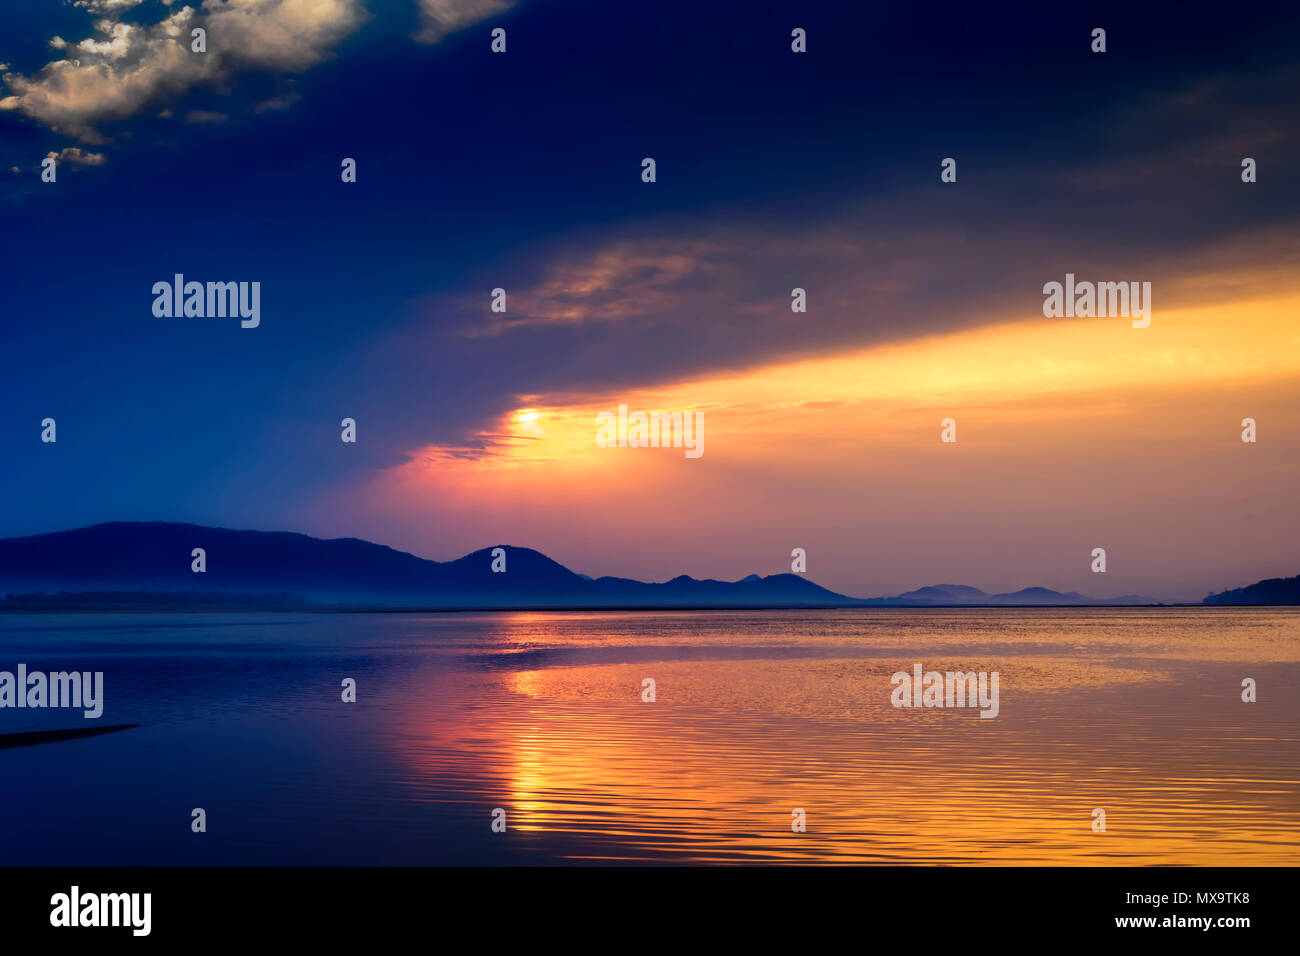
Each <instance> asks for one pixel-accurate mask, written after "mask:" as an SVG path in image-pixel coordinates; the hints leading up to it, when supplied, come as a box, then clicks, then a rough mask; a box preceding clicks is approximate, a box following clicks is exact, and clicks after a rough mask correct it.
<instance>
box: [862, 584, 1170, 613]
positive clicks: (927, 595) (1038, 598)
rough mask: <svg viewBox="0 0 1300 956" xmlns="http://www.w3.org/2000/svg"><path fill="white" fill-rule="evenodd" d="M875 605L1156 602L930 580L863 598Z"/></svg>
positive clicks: (1135, 597) (1153, 601) (1137, 596)
mask: <svg viewBox="0 0 1300 956" xmlns="http://www.w3.org/2000/svg"><path fill="white" fill-rule="evenodd" d="M863 603H864V604H871V605H875V606H877V607H1085V606H1093V605H1105V606H1114V605H1141V604H1159V603H1160V602H1159V601H1157V600H1156V599H1155V598H1149V597H1143V596H1142V595H1140V594H1126V595H1124V596H1122V597H1116V598H1094V597H1088V595H1086V594H1079V593H1078V592H1077V591H1066V592H1061V591H1053V590H1052V589H1051V588H1023V589H1021V590H1019V591H1012V592H1009V593H1005V594H986V593H985V592H983V591H981V590H980V589H979V588H973V587H970V586H969V585H965V584H931V585H929V586H928V587H923V588H918V589H916V590H915V591H907V592H904V593H903V594H899V595H896V596H895V597H885V598H871V599H870V600H868V601H864V602H863Z"/></svg>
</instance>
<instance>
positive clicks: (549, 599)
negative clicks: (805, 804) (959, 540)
mask: <svg viewBox="0 0 1300 956" xmlns="http://www.w3.org/2000/svg"><path fill="white" fill-rule="evenodd" d="M497 547H499V548H500V549H501V550H502V551H504V553H505V559H506V570H505V572H504V573H500V572H494V571H493V570H492V567H493V563H494V557H493V552H494V551H496V548H483V549H482V550H479V551H475V552H473V553H472V554H467V555H465V557H463V558H458V559H456V560H455V561H446V562H439V561H429V560H426V559H424V558H417V557H416V556H415V555H413V554H407V553H406V552H404V551H395V550H393V549H392V548H387V547H384V546H383V545H378V544H372V543H371V542H369V541H361V540H359V539H357V538H336V539H333V540H328V541H327V540H322V539H320V538H313V537H310V536H308V535H305V534H293V533H289V532H282V531H232V530H229V529H226V528H207V527H203V526H201V525H194V524H176V523H171V522H164V521H153V522H121V521H119V522H111V523H109V524H99V525H94V526H93V527H89V528H78V529H76V530H73V531H59V532H55V533H53V534H39V535H32V536H30V537H25V538H4V539H0V594H4V593H5V592H9V596H8V598H6V599H4V600H0V608H4V609H6V610H20V609H46V610H50V609H71V608H80V609H86V608H104V609H113V608H125V607H135V608H154V607H176V608H188V609H199V608H205V609H206V608H212V609H236V608H252V607H256V608H268V609H292V608H302V607H308V606H310V607H317V608H321V607H325V608H335V609H337V608H339V607H344V608H357V607H420V608H447V609H456V608H532V607H536V608H547V607H551V608H558V607H565V608H614V607H621V608H638V607H646V608H655V607H680V608H711V607H737V608H750V607H753V608H760V607H822V608H826V607H863V606H867V607H945V606H984V607H988V606H995V607H996V606H1040V607H1057V606H1073V605H1117V604H1155V603H1158V602H1156V601H1153V600H1151V599H1150V598H1144V597H1141V596H1136V595H1127V596H1125V597H1122V598H1111V599H1108V600H1106V599H1098V598H1091V597H1087V596H1086V595H1083V594H1078V593H1075V592H1073V591H1071V592H1068V593H1064V594H1062V593H1061V592H1059V591H1053V590H1050V589H1049V588H1025V589H1023V590H1020V591H1014V592H1011V593H1007V594H986V593H985V592H984V591H981V590H980V589H979V588H973V587H968V586H966V585H962V584H934V585H930V586H928V587H924V588H919V589H917V590H915V591H908V592H906V593H904V594H900V595H897V596H896V597H884V598H871V599H867V600H863V599H859V598H851V597H846V596H844V595H842V594H836V593H835V592H834V591H828V590H827V589H825V588H823V587H819V586H818V585H816V584H814V583H812V582H811V581H809V580H808V579H807V578H804V577H802V576H800V575H797V574H772V575H768V576H767V577H760V576H758V575H757V574H750V575H748V576H746V577H744V578H742V579H741V580H739V581H715V580H697V579H695V578H692V577H688V576H686V575H681V576H679V577H676V578H673V579H672V580H671V581H666V582H663V583H658V584H653V583H647V582H645V581H634V580H631V579H628V578H615V577H600V578H592V577H589V576H587V575H585V574H577V573H575V572H573V571H570V570H569V569H568V568H566V567H564V566H563V565H561V564H557V563H556V562H555V561H552V560H551V559H550V558H548V557H547V556H546V555H544V554H542V553H540V552H538V551H534V550H532V549H531V548H518V547H513V546H509V545H498V546H497ZM196 548H202V549H203V550H204V560H205V562H206V570H205V571H204V572H203V573H196V572H194V571H192V570H191V562H192V561H193V560H194V558H193V556H192V553H193V551H194V549H196ZM1296 581H1297V579H1295V578H1292V579H1289V581H1287V582H1279V581H1264V582H1261V583H1260V584H1258V585H1254V586H1252V587H1253V588H1263V587H1264V586H1265V585H1273V584H1282V585H1287V584H1289V585H1290V586H1291V588H1292V592H1291V593H1292V596H1291V598H1290V599H1289V600H1279V599H1277V598H1276V597H1273V598H1268V599H1261V600H1258V601H1228V600H1224V601H1220V602H1216V601H1215V600H1214V599H1215V598H1216V597H1218V598H1222V597H1224V595H1211V597H1210V598H1207V599H1206V603H1292V604H1294V603H1300V600H1298V599H1297V598H1296V596H1295V590H1296ZM1251 590H1252V588H1246V589H1242V591H1244V592H1249V591H1251ZM1238 593H1240V592H1225V595H1233V594H1238ZM1270 593H1272V592H1270Z"/></svg>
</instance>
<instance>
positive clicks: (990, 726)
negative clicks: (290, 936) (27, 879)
mask: <svg viewBox="0 0 1300 956" xmlns="http://www.w3.org/2000/svg"><path fill="white" fill-rule="evenodd" d="M20 661H21V662H23V663H26V664H27V665H28V668H29V669H30V670H38V669H39V670H46V671H54V670H67V669H77V670H102V671H104V675H105V676H104V681H105V697H106V704H105V711H104V716H103V717H102V718H101V719H100V720H99V721H98V723H99V724H105V725H106V724H119V723H138V724H139V725H140V726H139V727H138V728H135V729H131V730H125V731H122V732H119V733H112V734H106V735H103V736H98V737H93V738H87V739H79V740H71V741H63V742H57V743H46V744H40V745H36V746H28V747H21V748H10V749H0V820H3V827H0V864H47V865H86V864H90V865H119V864H123V865H125V864H180V865H188V864H439V863H453V864H472V863H525V864H527V863H555V862H596V861H604V862H637V861H652V862H732V861H748V862H765V861H768V862H771V861H776V862H833V863H848V862H866V863H942V864H972V863H975V864H1065V865H1074V864H1080V865H1086V864H1093V865H1096V864H1224V865H1264V864H1286V865H1295V864H1296V863H1298V862H1300V853H1298V852H1297V849H1296V846H1297V842H1298V838H1300V719H1298V718H1300V610H1287V609H1276V608H1264V609H1230V608H1223V609H1218V608H1214V609H1210V608H1207V609H1199V608H1186V609H1065V610H1061V609H1041V610H1039V609H1032V610H1022V609H999V610H903V611H890V610H878V609H873V610H868V611H826V612H820V611H813V612H807V611H799V612H758V613H755V612H711V613H631V614H628V613H590V614H572V613H566V614H541V613H500V614H430V615H405V614H404V615H396V614H393V615H386V614H366V615H361V614H357V615H350V614H301V615H298V614H182V613H156V614H44V615H41V614H32V615H13V614H10V615H3V616H0V670H10V671H12V670H14V668H15V666H16V665H17V664H18V663H19V662H20ZM916 662H920V663H922V664H923V665H924V667H925V669H926V670H931V669H933V670H941V671H942V670H963V671H970V670H975V671H998V672H999V674H1000V700H999V710H1000V712H999V715H998V717H997V718H996V719H992V720H990V719H980V718H979V711H978V710H975V709H964V710H963V709H928V710H927V709H911V710H906V709H897V708H894V707H892V706H891V705H890V691H891V685H890V676H891V675H892V674H893V673H894V672H895V671H900V670H901V671H908V672H910V671H911V669H912V665H913V664H914V663H916ZM346 677H351V678H354V679H355V680H356V682H357V688H358V700H357V702H356V703H355V704H348V703H343V702H342V701H341V699H340V696H341V686H340V685H341V682H342V680H343V679H344V678H346ZM647 677H649V678H653V679H654V680H655V682H656V696H657V699H656V700H655V702H653V703H644V702H642V699H641V694H642V680H643V678H647ZM1246 677H1251V678H1254V679H1255V680H1256V682H1257V683H1258V695H1259V699H1258V701H1257V702H1256V703H1243V702H1242V700H1241V682H1242V679H1243V678H1246ZM95 724H96V722H95V721H88V720H84V719H82V718H81V716H80V712H79V711H51V710H44V711H35V710H29V709H24V710H15V709H4V710H0V734H4V733H12V732H20V731H31V730H41V729H53V728H59V729H63V728H84V727H89V726H93V725H95ZM196 807H201V808H203V809H204V810H205V811H206V813H207V832H206V833H193V832H191V828H190V823H191V810H192V809H193V808H196ZM498 807H500V808H502V809H504V810H505V811H506V815H507V817H506V819H507V823H508V827H509V829H508V830H507V832H506V833H493V832H492V830H491V820H492V811H493V810H494V809H495V808H498ZM796 808H800V809H802V810H803V811H804V812H805V813H806V816H807V831H806V832H803V833H794V832H792V831H791V820H792V811H793V810H795V809H796ZM1094 808H1101V809H1103V810H1105V813H1106V832H1105V833H1094V832H1093V829H1092V826H1093V810H1094Z"/></svg>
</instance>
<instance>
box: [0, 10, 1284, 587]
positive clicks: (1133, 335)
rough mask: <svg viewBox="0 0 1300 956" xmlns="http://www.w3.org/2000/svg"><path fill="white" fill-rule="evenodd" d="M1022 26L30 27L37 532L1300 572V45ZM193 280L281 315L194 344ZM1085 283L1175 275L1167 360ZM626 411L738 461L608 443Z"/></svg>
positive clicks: (18, 79)
mask: <svg viewBox="0 0 1300 956" xmlns="http://www.w3.org/2000/svg"><path fill="white" fill-rule="evenodd" d="M985 6H987V5H960V6H958V5H947V4H938V5H919V6H915V7H914V8H913V6H912V5H900V4H891V5H887V6H875V5H867V4H847V3H845V4H817V3H802V2H801V3H784V4H783V3H739V2H717V3H708V4H702V3H699V2H698V0H692V2H675V0H667V2H660V3H654V4H645V5H636V4H625V3H618V4H613V3H611V4H593V3H590V2H564V0H549V2H540V0H520V2H511V0H207V2H204V3H202V4H197V5H192V6H185V5H184V4H183V3H182V2H181V0H173V2H171V3H163V2H160V0H75V2H64V3H56V2H48V3H35V2H33V3H26V4H5V5H2V6H0V64H3V67H0V263H2V265H0V281H2V282H3V287H4V295H3V297H0V448H3V450H4V455H3V458H0V503H2V505H0V536H9V535H20V534H35V533H40V532H45V531H54V530H61V529H66V528H73V527H80V526H83V525H87V524H93V523H96V522H100V521H109V520H171V521H191V522H196V523H200V524H211V525H219V526H224V527H234V528H255V529H263V530H292V531H301V532H305V533H308V534H313V535H317V536H322V537H337V536H356V537H361V538H365V539H368V540H372V541H376V542H379V543H383V544H387V545H391V546H393V547H396V548H400V549H402V550H406V551H410V552H412V553H415V554H418V555H421V556H423V557H428V558H434V559H438V560H446V559H451V558H455V557H459V556H460V555H462V554H465V553H467V552H469V551H471V550H475V549H477V548H481V547H485V546H489V545H494V544H501V543H504V544H513V545H519V546H527V547H533V548H536V549H538V550H540V551H543V552H545V553H546V554H548V555H550V556H551V557H553V558H555V559H556V560H558V561H560V562H561V563H563V564H565V565H567V566H569V567H571V568H573V569H574V570H576V571H580V572H583V573H587V574H592V575H602V574H616V575H624V576H630V577H638V578H642V579H645V580H666V579H668V578H671V577H674V576H676V575H678V574H683V573H685V574H690V575H692V576H695V577H718V578H724V579H729V580H730V579H736V578H740V577H743V576H744V575H746V574H750V573H759V574H772V573H780V572H785V571H788V570H790V563H791V557H790V555H791V551H792V549H793V548H796V547H799V548H803V549H805V550H806V552H807V574H808V576H809V577H810V578H811V579H813V580H814V581H817V582H818V583H820V584H822V585H824V586H827V587H830V588H832V589H834V590H837V591H840V592H843V593H847V594H851V595H855V596H862V597H870V596H878V595H885V594H896V593H899V592H901V591H905V590H908V589H911V588H914V587H919V586H923V585H927V584H937V583H954V584H969V585H974V586H977V587H981V588H984V589H985V590H987V591H990V592H995V591H1009V590H1014V589H1017V588H1021V587H1027V586H1035V585H1036V586H1045V587H1053V588H1056V589H1058V590H1063V591H1065V590H1077V591H1080V592H1083V593H1086V594H1092V595H1098V596H1113V595H1120V594H1144V595H1149V596H1153V597H1156V598H1159V599H1162V600H1199V599H1200V598H1201V597H1203V596H1204V595H1205V594H1206V593H1208V592H1210V591H1213V590H1221V589H1224V588H1228V587H1236V586H1241V585H1244V584H1248V583H1252V582H1254V581H1255V580H1258V579H1260V578H1266V577H1278V576H1289V575H1293V574H1296V573H1300V546H1298V545H1297V541H1300V533H1298V532H1300V517H1298V512H1297V509H1296V508H1295V504H1294V500H1295V493H1294V489H1295V485H1296V481H1295V476H1296V471H1297V465H1298V464H1300V408H1298V400H1300V331H1298V330H1300V326H1298V325H1297V316H1298V315H1300V230H1298V229H1297V225H1298V224H1300V186H1297V175H1298V174H1300V169H1298V168H1297V155H1298V151H1297V147H1298V146H1300V123H1298V122H1297V120H1298V119H1300V105H1298V104H1300V56H1298V55H1297V54H1300V30H1297V27H1300V10H1298V9H1297V8H1296V7H1295V6H1294V4H1292V5H1290V7H1289V8H1288V6H1287V5H1284V4H1262V5H1258V6H1252V7H1251V8H1250V10H1249V11H1244V10H1239V9H1230V8H1224V7H1223V6H1222V5H1218V4H1198V3H1191V4H1185V5H1180V6H1179V7H1178V12H1177V14H1176V15H1170V14H1169V13H1167V12H1161V11H1158V10H1153V11H1150V12H1143V11H1135V10H1131V9H1129V6H1130V5H1128V4H1116V5H1105V4H1101V5H1098V4H1070V3H1064V4H1052V5H1050V8H1040V7H1043V5H1028V4H1025V5H1014V6H1012V7H1011V8H1009V9H1006V10H1000V11H999V10H989V9H984V7H985ZM195 27H202V28H203V29H204V30H205V31H206V41H207V48H206V51H205V52H203V53H196V52H193V51H192V50H191V49H190V31H191V30H192V29H194V28H195ZM1097 27H1101V28H1104V29H1105V30H1106V47H1107V48H1106V51H1105V52H1104V53H1094V52H1092V50H1091V49H1090V47H1091V45H1092V42H1093V41H1092V31H1093V29H1094V28H1097ZM495 28H500V29H503V30H504V31H505V35H506V52H505V53H504V54H500V53H494V52H493V51H492V50H491V43H492V36H491V32H492V30H493V29H495ZM795 28H801V29H803V30H805V31H806V37H807V51H806V52H804V53H795V52H793V51H792V49H791V31H792V30H793V29H795ZM51 155H53V157H54V158H55V159H56V161H57V165H56V167H55V168H56V171H57V175H56V180H55V182H52V183H50V182H43V181H42V165H41V163H42V160H43V159H44V158H45V157H47V156H51ZM646 157H652V158H654V160H655V163H656V178H655V181H654V182H645V181H643V178H642V160H643V159H644V158H646ZM947 157H951V158H954V159H955V160H956V172H957V179H956V182H942V181H941V177H940V172H941V161H942V160H943V159H945V158H947ZM1245 157H1250V158H1253V159H1254V160H1255V163H1256V173H1257V180H1256V181H1255V182H1252V183H1245V182H1243V181H1242V166H1241V164H1242V160H1243V158H1245ZM344 158H353V159H355V160H356V164H357V176H356V182H350V183H345V182H343V181H342V177H341V174H340V168H341V163H342V160H343V159H344ZM176 273H182V274H184V275H185V276H186V278H187V279H188V280H197V281H203V282H206V281H222V282H225V281H249V282H252V281H256V282H259V283H260V295H261V299H260V324H259V325H258V326H257V327H256V328H242V327H241V324H240V322H239V321H238V320H232V319H229V318H197V317H160V316H156V315H155V314H154V308H153V305H154V295H153V292H152V288H153V286H154V284H155V283H156V282H159V281H164V282H170V281H171V280H172V277H173V275H174V274H176ZM1067 273H1072V274H1074V275H1075V276H1077V277H1078V279H1079V280H1080V281H1084V280H1091V281H1124V282H1128V281H1136V282H1150V283H1151V290H1152V291H1151V323H1150V325H1149V326H1148V327H1146V328H1134V327H1132V324H1131V322H1130V321H1129V319H1128V318H1126V317H1115V316H1107V317H1098V318H1077V317H1046V316H1045V315H1044V310H1043V303H1044V292H1043V287H1044V284H1045V283H1048V282H1052V281H1057V282H1063V281H1064V278H1065V275H1066V274H1067ZM496 288H502V289H504V290H505V291H506V302H507V306H506V311H505V312H504V313H501V312H493V311H492V310H491V301H492V290H493V289H496ZM794 288H802V289H804V290H805V291H806V297H807V311H806V312H801V313H800V312H794V311H792V309H791V302H792V298H791V290H792V289H794ZM620 405H627V406H628V407H629V409H631V410H645V411H656V410H663V411H692V412H697V411H698V412H702V413H703V420H704V445H703V448H704V453H703V454H702V455H701V456H699V457H697V458H688V457H687V456H685V455H684V454H683V453H682V449H674V448H630V447H628V448H624V447H617V448H613V447H601V446H600V445H598V443H597V440H596V439H597V427H596V417H597V415H599V414H600V413H601V412H602V411H612V412H615V413H617V409H618V408H619V406H620ZM47 417H48V418H53V419H55V421H56V423H57V441H56V442H54V443H46V442H42V441H41V433H42V426H41V422H42V421H43V420H44V419H45V418H47ZM346 417H350V418H353V419H354V420H355V421H356V434H357V441H356V442H355V443H344V442H343V441H341V438H340V436H341V427H340V423H341V421H342V419H344V418H346ZM948 418H951V419H953V420H954V421H955V422H956V438H957V440H956V441H955V442H942V441H941V440H940V438H941V422H942V421H943V420H944V419H948ZM1245 418H1253V419H1255V421H1256V423H1257V426H1256V427H1257V441H1256V442H1254V443H1246V442H1243V441H1242V440H1241V434H1242V420H1243V419H1245ZM1099 547H1100V548H1105V549H1106V555H1107V570H1106V573H1105V574H1104V575H1103V574H1097V573H1094V572H1093V571H1092V565H1093V558H1092V552H1093V549H1095V548H1099Z"/></svg>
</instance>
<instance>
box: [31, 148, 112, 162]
mask: <svg viewBox="0 0 1300 956" xmlns="http://www.w3.org/2000/svg"><path fill="white" fill-rule="evenodd" d="M45 155H46V158H48V159H53V160H54V161H55V162H57V163H58V164H59V165H60V166H62V165H63V164H64V163H67V164H68V165H69V166H103V165H104V164H105V163H106V162H108V157H107V156H105V155H104V154H103V153H91V152H87V151H86V150H84V149H81V148H79V147H77V146H65V147H64V148H63V149H61V150H60V151H59V152H57V153H56V152H54V151H53V150H51V151H50V152H48V153H46V154H45Z"/></svg>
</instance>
